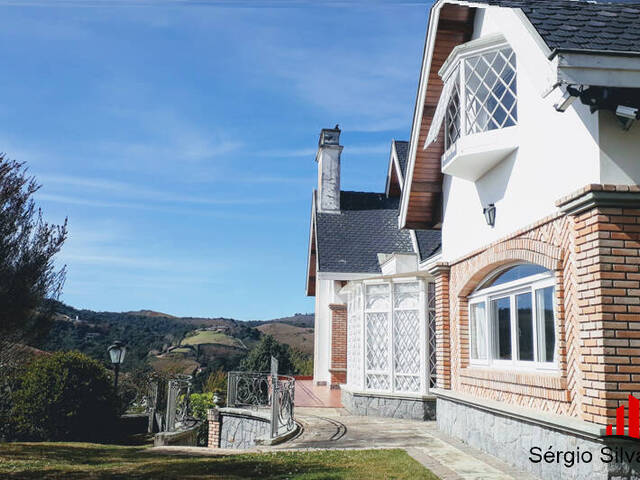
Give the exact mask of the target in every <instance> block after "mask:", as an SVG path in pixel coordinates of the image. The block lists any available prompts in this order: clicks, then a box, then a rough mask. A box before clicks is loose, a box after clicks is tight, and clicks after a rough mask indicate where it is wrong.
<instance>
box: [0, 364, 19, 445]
mask: <svg viewBox="0 0 640 480" xmlns="http://www.w3.org/2000/svg"><path fill="white" fill-rule="evenodd" d="M22 373H23V372H22V369H21V368H20V367H17V366H14V365H0V442H8V441H11V440H13V439H14V438H15V431H14V426H15V425H14V421H13V414H12V410H13V396H14V395H15V392H16V390H17V389H18V387H19V386H20V380H21V378H22Z"/></svg>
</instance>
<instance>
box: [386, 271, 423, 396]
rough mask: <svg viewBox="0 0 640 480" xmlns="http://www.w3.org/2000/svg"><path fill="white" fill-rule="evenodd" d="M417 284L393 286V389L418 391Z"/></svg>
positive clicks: (419, 355) (418, 328)
mask: <svg viewBox="0 0 640 480" xmlns="http://www.w3.org/2000/svg"><path fill="white" fill-rule="evenodd" d="M419 309H420V283H419V282H406V283H394V284H393V378H394V386H393V387H394V390H396V391H398V392H410V393H418V392H420V359H421V352H420V339H421V338H422V336H421V332H420V310H419Z"/></svg>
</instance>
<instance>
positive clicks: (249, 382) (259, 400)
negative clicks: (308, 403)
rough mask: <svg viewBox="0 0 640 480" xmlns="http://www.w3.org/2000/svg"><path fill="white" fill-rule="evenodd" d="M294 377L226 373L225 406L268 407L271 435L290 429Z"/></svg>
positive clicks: (292, 413)
mask: <svg viewBox="0 0 640 480" xmlns="http://www.w3.org/2000/svg"><path fill="white" fill-rule="evenodd" d="M295 383H296V380H295V379H294V378H293V377H290V376H287V375H274V374H271V373H254V372H229V378H228V382H227V407H238V408H247V407H248V408H254V409H265V410H267V409H270V412H271V438H273V437H276V436H278V435H279V434H281V433H284V432H288V431H291V430H293V428H294V426H295V422H294V417H293V415H294V412H293V405H294V394H295Z"/></svg>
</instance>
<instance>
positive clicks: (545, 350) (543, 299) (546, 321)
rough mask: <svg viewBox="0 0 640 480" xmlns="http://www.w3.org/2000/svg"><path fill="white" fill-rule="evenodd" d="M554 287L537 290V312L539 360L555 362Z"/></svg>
mask: <svg viewBox="0 0 640 480" xmlns="http://www.w3.org/2000/svg"><path fill="white" fill-rule="evenodd" d="M553 303H554V288H553V287H547V288H543V289H541V290H536V314H537V317H538V318H537V324H538V361H540V362H553V361H554V355H555V348H556V331H555V320H554V317H555V316H554V313H553Z"/></svg>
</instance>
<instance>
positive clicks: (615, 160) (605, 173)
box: [598, 112, 640, 185]
mask: <svg viewBox="0 0 640 480" xmlns="http://www.w3.org/2000/svg"><path fill="white" fill-rule="evenodd" d="M598 117H599V130H600V132H599V137H600V176H601V183H610V184H614V185H631V184H636V185H637V184H640V125H639V123H640V122H635V123H634V124H633V125H632V126H631V128H630V129H629V130H628V131H625V130H623V129H622V128H621V126H620V122H618V119H617V118H616V116H615V115H614V114H613V112H599V114H598Z"/></svg>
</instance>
